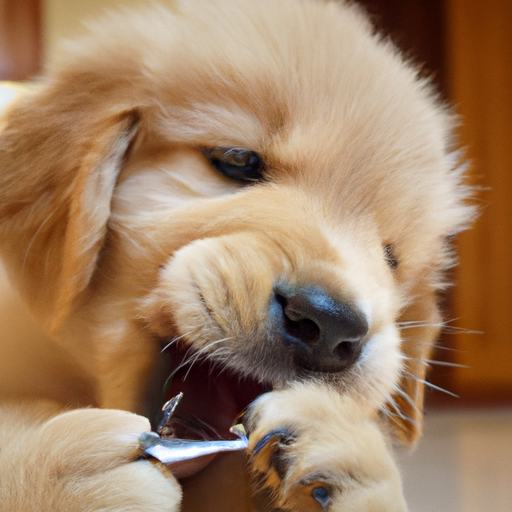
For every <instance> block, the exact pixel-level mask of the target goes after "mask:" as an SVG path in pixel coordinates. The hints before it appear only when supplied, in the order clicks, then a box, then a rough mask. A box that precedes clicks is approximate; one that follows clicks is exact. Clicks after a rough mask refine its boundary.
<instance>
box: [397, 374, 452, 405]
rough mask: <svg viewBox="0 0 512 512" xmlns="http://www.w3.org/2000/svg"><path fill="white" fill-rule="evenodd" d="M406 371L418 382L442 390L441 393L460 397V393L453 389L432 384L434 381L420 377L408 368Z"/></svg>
mask: <svg viewBox="0 0 512 512" xmlns="http://www.w3.org/2000/svg"><path fill="white" fill-rule="evenodd" d="M404 373H406V374H407V375H409V376H410V377H411V378H412V379H413V380H415V381H416V382H420V383H421V384H424V385H425V386H428V387H430V388H432V389H435V390H436V391H440V392H441V393H446V394H447V395H450V396H453V397H454V398H459V395H456V394H455V393H452V392H451V391H448V390H447V389H444V388H441V387H439V386H436V385H435V384H432V382H428V381H426V380H424V379H420V378H419V377H417V376H416V375H414V374H413V373H411V372H408V371H407V370H404Z"/></svg>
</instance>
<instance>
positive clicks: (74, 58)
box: [0, 0, 472, 511]
mask: <svg viewBox="0 0 512 512" xmlns="http://www.w3.org/2000/svg"><path fill="white" fill-rule="evenodd" d="M451 129H452V119H451V117H450V116H449V115H448V113H447V112H446V110H445V109H444V108H443V107H442V106H440V105H439V104H438V103H437V101H436V99H435V98H434V97H433V94H432V91H431V90H430V86H429V84H428V83H426V82H424V81H422V80H419V79H418V77H417V73H416V71H415V70H414V69H413V68H411V66H410V65H408V64H406V63H404V61H403V60H402V58H401V57H400V56H399V55H398V53H397V51H396V50H395V49H394V47H393V46H392V45H391V44H389V43H387V42H385V41H382V40H380V39H379V37H377V36H376V35H374V34H373V32H372V28H371V27H370V25H369V23H368V22H367V20H366V18H365V17H364V15H362V14H361V13H360V12H359V10H358V9H357V8H355V7H353V6H347V5H345V4H343V3H338V2H323V1H318V2H315V1H311V0H281V1H274V0H260V1H258V2H253V1H252V0H237V1H235V0H232V1H228V0H194V1H189V2H185V1H177V2H175V3H173V5H172V6H171V7H170V8H165V7H162V6H153V7H152V8H149V9H146V10H144V11H141V12H136V13H129V12H125V13H118V14H115V15H114V14H112V15H111V16H108V17H106V19H105V20H104V21H103V22H100V23H98V24H96V25H94V26H92V27H91V29H90V33H89V35H87V36H85V37H84V38H82V39H80V40H78V41H77V42H75V43H70V44H69V48H68V51H67V53H66V54H65V55H64V56H63V57H62V59H61V61H60V62H59V63H58V64H56V66H55V69H53V70H52V71H51V72H50V73H49V75H48V77H47V78H45V79H44V80H43V81H42V83H41V85H40V86H39V87H38V88H37V89H36V90H35V91H33V92H31V93H30V94H28V95H27V97H25V98H24V99H23V100H21V101H20V102H19V103H18V104H17V105H16V106H15V107H14V108H13V109H12V110H11V111H10V113H9V118H8V125H7V126H6V128H5V129H4V131H3V133H2V134H1V136H0V166H1V168H0V251H1V254H2V258H3V261H4V264H5V267H6V269H7V271H8V274H9V278H10V281H11V282H12V283H13V285H14V287H15V288H16V290H17V293H19V294H20V296H21V298H22V300H23V301H24V303H25V304H27V305H28V307H29V308H30V311H31V312H32V314H33V315H34V316H35V317H36V318H37V319H38V320H39V322H40V323H41V325H43V326H44V331H45V332H46V333H47V335H48V336H50V338H51V339H52V340H54V341H56V342H57V344H56V345H53V344H52V343H49V342H48V341H46V340H45V339H42V341H41V343H39V342H37V343H36V342H35V339H36V338H35V337H34V336H32V335H31V336H29V337H28V338H26V339H28V340H29V341H28V343H25V344H22V343H21V342H20V345H19V347H20V348H19V350H16V348H13V347H12V346H11V347H9V349H6V348H4V349H2V350H5V351H6V353H8V354H9V361H8V362H7V364H8V365H12V364H13V363H12V361H25V360H27V359H30V358H31V357H38V358H40V359H38V361H41V365H33V364H32V363H30V364H28V365H25V366H26V367H27V368H30V372H32V370H33V372H34V373H30V372H29V373H30V375H29V376H28V374H26V375H22V376H20V375H13V376H12V379H9V380H8V381H7V382H6V383H5V385H3V384H2V386H3V388H2V389H3V391H2V393H3V394H4V395H5V396H6V397H19V396H20V395H21V396H25V397H30V398H33V397H49V398H53V399H57V400H59V401H60V402H64V403H70V402H73V403H75V404H82V405H93V406H99V407H101V408H103V409H125V410H129V411H133V412H136V413H139V414H143V415H149V414H150V413H152V408H154V407H155V404H150V403H148V400H147V398H146V397H147V393H148V389H150V387H151V385H153V391H152V394H153V396H156V395H155V392H154V389H157V386H159V385H161V382H160V381H158V379H154V376H155V375H160V374H161V371H160V369H159V365H160V364H161V363H160V362H159V361H160V360H161V356H159V353H160V350H161V348H162V343H163V342H164V341H171V340H173V339H178V338H179V340H178V341H177V344H178V345H179V346H181V347H185V348H186V349H190V350H191V354H196V355H197V358H200V357H201V358H203V359H204V358H205V359H207V360H208V361H214V362H216V364H217V365H220V366H221V367H223V368H227V369H229V371H230V372H235V373H237V374H238V375H241V376H243V377H244V378H250V379H252V380H254V381H257V382H260V383H264V384H265V385H272V386H273V387H274V388H276V387H282V386H286V385H287V384H289V383H290V382H293V381H295V380H297V379H302V378H303V374H301V373H300V372H298V371H297V369H296V368H295V367H294V365H293V364H292V363H291V362H290V358H289V357H288V356H287V353H286V351H285V348H284V346H283V345H281V344H279V343H276V336H275V333H273V332H272V331H271V329H270V324H269V320H268V318H267V316H268V303H269V296H270V295H271V294H272V290H273V286H274V284H275V282H276V280H284V281H286V282H288V283H289V284H290V285H292V286H295V287H308V286H313V287H315V288H319V289H322V290H324V291H325V292H326V293H327V294H328V295H329V296H330V297H333V298H334V299H336V300H340V301H342V300H343V301H346V302H348V303H350V304H355V305H356V306H357V308H358V310H360V311H361V312H362V314H364V316H365V318H366V319H367V321H368V325H369V331H368V334H367V336H366V338H365V346H364V349H363V352H362V354H361V357H359V359H358V361H357V363H356V364H354V365H353V366H351V367H349V368H347V369H346V370H345V371H343V372H340V373H327V374H317V375H311V374H308V378H311V379H313V380H315V381H318V382H323V385H324V386H325V387H326V391H325V392H326V393H328V392H329V391H328V389H327V388H334V389H337V390H338V392H339V393H343V394H344V395H346V396H347V397H348V398H347V400H351V401H353V402H356V403H358V404H362V405H361V406H362V407H363V409H365V410H366V409H367V408H368V409H369V410H377V409H378V410H380V411H381V414H382V415H385V416H386V417H387V418H388V420H389V422H390V424H391V425H392V428H393V432H394V435H396V436H397V437H398V438H399V439H401V440H402V441H403V442H406V443H412V442H413V441H414V440H415V439H416V438H417V437H418V435H419V434H420V431H421V407H422V401H423V381H424V378H425V372H426V367H427V361H428V358H429V356H430V353H431V350H432V346H433V343H434V341H435V339H436V337H437V335H438V332H439V328H440V314H439V311H438V305H437V292H438V290H439V289H441V288H442V287H443V286H444V281H443V277H442V273H443V270H444V269H445V268H446V267H447V266H448V265H450V264H451V257H450V249H449V238H450V237H452V236H453V235H454V234H456V233H457V232H458V231H459V230H460V229H462V228H463V227H464V226H465V224H466V223H467V222H468V219H469V218H470V216H471V212H472V210H471V208H470V207H468V206H467V205H465V199H466V197H467V195H468V190H467V189H466V188H465V187H464V186H463V185H462V184H461V176H460V172H458V171H457V170H456V166H457V155H456V154H453V153H451V150H452V148H451V144H452V142H451ZM213 146H222V147H242V148H247V149H250V150H253V151H256V152H258V153H259V154H260V155H261V157H262V158H263V160H264V162H265V166H266V167H265V169H266V170H265V181H263V182H261V183H256V184H254V185H252V186H243V185H242V184H240V183H238V182H236V181H232V180H229V179H227V178H225V177H223V176H222V175H221V174H219V172H217V171H216V170H215V169H214V168H213V167H212V166H211V165H210V164H209V162H208V160H207V159H206V158H205V156H204V154H203V153H202V151H201V149H202V148H208V147H213ZM386 246H390V247H391V246H392V248H393V252H394V255H395V256H396V258H397V261H398V266H397V268H396V269H394V270H393V269H392V268H391V267H390V265H389V264H388V263H389V262H387V261H386V256H385V252H384V247H386ZM9 293H10V292H9ZM23 322H24V321H22V323H23ZM12 329H13V331H14V330H16V329H17V327H16V326H13V327H12ZM22 338H23V336H21V335H20V339H22ZM6 339H7V338H6ZM9 339H12V340H16V339H17V338H16V335H14V336H11V338H9ZM24 339H25V338H24ZM32 341H33V342H34V343H33V346H31V343H32ZM2 343H4V342H3V341H2ZM8 343H10V342H9V341H6V342H5V344H6V346H7V344H8ZM15 343H18V342H17V341H15ZM21 347H25V348H23V349H22V348H21ZM34 347H37V349H36V350H34ZM41 347H44V349H43V348H41ZM14 352H16V354H14ZM39 352H41V354H42V352H45V354H44V355H43V354H42V355H40V356H36V355H35V354H38V353H39ZM66 358H68V359H69V361H73V363H71V362H70V363H69V364H68V363H67V362H66ZM4 361H5V358H4ZM55 368H64V369H66V368H67V370H66V371H67V376H65V378H64V377H62V375H60V374H59V372H57V371H56V370H55ZM11 373H15V372H11ZM27 379H30V381H29V380H27ZM153 380H155V383H153V384H152V381H153ZM306 380H307V379H306ZM27 382H31V383H33V385H30V386H28V385H27ZM63 382H66V383H67V384H66V386H64V387H63V386H62V383H63ZM64 388H65V389H64ZM63 389H64V391H63ZM159 399H162V397H159ZM157 401H158V400H157ZM160 403H161V402H160ZM34 407H36V406H34ZM48 407H50V409H51V411H53V406H48ZM302 407H304V406H302ZM36 410H39V409H37V408H36ZM301 410H302V409H301ZM8 411H10V407H7V408H5V412H4V413H2V415H3V416H2V418H3V419H2V427H0V428H4V425H5V429H6V432H11V433H12V431H13V430H17V429H18V427H17V425H19V424H21V423H23V422H24V421H25V422H26V423H28V424H29V425H30V424H31V423H32V422H33V421H34V417H35V416H37V414H39V413H35V412H32V410H31V407H30V406H29V405H26V406H23V407H22V408H21V409H18V408H15V409H14V411H13V412H8ZM297 413H299V412H297ZM11 414H12V415H13V416H11ZM120 414H121V413H119V412H116V411H111V410H96V411H93V410H77V411H75V412H73V413H65V414H64V415H62V416H56V417H55V418H54V420H50V423H49V424H50V425H53V426H55V428H57V427H56V426H59V429H60V430H59V431H60V432H61V434H60V435H61V436H65V435H67V434H66V432H69V433H70V436H71V434H72V435H73V436H74V435H79V436H80V438H81V440H82V441H87V442H89V441H90V443H91V444H90V446H96V445H95V444H94V443H95V442H96V441H97V442H98V444H97V446H98V450H103V449H102V446H103V445H102V442H103V441H104V439H105V433H107V434H108V432H119V433H122V432H126V430H125V429H128V430H130V429H129V428H128V427H127V426H126V425H125V420H124V418H125V416H122V417H121V416H119V415H120ZM81 415H83V419H82V418H81ZM93 417H94V421H96V420H97V421H98V422H99V423H98V424H96V427H97V428H96V427H94V428H90V429H89V428H88V427H86V426H85V425H87V423H88V422H89V418H93ZM101 418H104V420H102V419H101ZM131 418H132V419H133V421H134V425H133V427H132V430H131V433H132V434H133V435H132V436H131V437H130V436H129V439H128V438H127V437H122V436H121V437H122V440H121V441H120V444H119V445H116V444H115V443H114V445H113V448H112V451H105V452H102V453H98V454H96V453H95V452H94V449H93V452H92V453H89V454H88V455H87V456H91V457H92V458H93V459H94V461H97V464H98V467H97V468H96V469H97V474H98V475H100V480H102V482H103V484H104V487H103V489H105V493H107V494H109V493H110V491H108V488H109V484H108V480H107V479H105V480H104V481H103V478H102V477H101V475H102V474H103V473H104V472H105V471H106V472H107V473H108V471H110V469H109V468H113V467H117V466H116V465H117V464H118V462H119V461H120V458H119V457H121V458H122V456H123V455H126V454H127V446H128V447H130V449H133V447H134V436H135V437H136V434H137V433H140V432H141V430H144V428H147V425H146V424H144V425H143V424H142V422H143V420H141V419H140V418H137V419H135V418H136V417H134V416H132V417H131ZM24 419H25V420H24ZM68 420H69V422H70V425H71V426H70V427H67V426H65V425H66V424H67V422H68ZM91 421H93V419H91ZM103 421H104V426H105V428H104V430H102V428H101V425H100V424H101V423H102V422H103ZM13 422H14V424H15V425H16V427H15V428H14V429H13V427H12V424H13ZM60 422H62V428H61V426H60ZM84 424H85V425H84ZM135 424H136V425H135ZM44 425H46V423H44ZM20 428H21V427H20ZM27 428H29V427H27ZM41 428H43V429H44V428H46V427H41ZM52 428H53V427H52ZM68 428H69V430H66V429H68ZM262 428H263V429H265V426H262ZM75 429H77V430H75ZM109 429H110V430H109ZM77 432H78V434H76V433H77ZM2 438H3V439H9V435H7V434H5V435H4V434H2ZM37 438H38V439H40V440H41V441H40V443H38V446H39V447H40V448H41V452H39V454H40V455H41V456H42V457H43V458H45V460H46V461H47V463H48V464H50V463H51V460H50V459H51V457H58V458H59V460H64V462H65V464H64V469H63V470H60V469H59V475H61V474H63V473H62V471H64V473H65V478H64V480H65V481H66V482H69V484H70V485H75V487H74V492H76V497H77V498H76V501H77V503H76V504H75V503H73V504H71V502H68V501H65V500H66V499H67V498H62V499H63V500H64V501H62V502H59V503H58V505H57V504H56V503H57V502H55V503H53V502H52V507H53V508H52V510H67V511H75V510H77V511H78V510H82V509H83V510H91V508H90V507H89V508H87V507H85V505H84V503H83V502H80V503H78V502H79V501H80V500H79V497H80V496H82V494H81V493H82V492H83V493H86V494H87V493H88V492H91V491H90V489H91V488H90V487H87V486H85V487H84V488H83V489H80V488H78V487H76V486H77V485H78V483H77V481H78V480H77V479H74V477H73V475H74V474H75V472H77V471H78V473H79V474H81V473H80V471H81V469H79V468H77V465H76V463H73V464H72V463H71V462H72V461H68V460H66V459H62V457H63V455H62V453H58V451H57V449H56V448H55V450H54V449H53V448H52V440H51V439H52V437H51V436H47V435H46V434H45V435H44V436H43V437H37ZM95 440H96V441H95ZM70 441H71V439H70ZM15 442H16V441H15V440H13V443H15ZM86 444H87V443H86ZM128 451H129V450H128ZM0 453H1V454H2V455H1V456H2V459H1V460H2V461H4V462H5V459H6V455H5V454H4V452H0ZM19 453H20V454H21V453H22V452H19ZM66 453H68V455H69V452H66ZM96 455H97V457H96ZM84 456H85V451H84ZM7 458H8V459H9V460H8V461H7V463H8V464H9V466H8V467H11V466H12V465H14V466H17V467H20V471H23V464H24V462H23V461H24V460H25V457H23V456H22V455H20V456H19V460H15V457H14V458H13V459H12V460H11V459H10V458H9V457H7ZM116 461H117V462H116ZM4 462H3V463H4ZM95 463H96V462H95ZM148 464H149V463H142V464H138V465H137V464H136V463H134V464H132V465H121V466H120V467H123V468H125V469H123V471H127V472H130V471H133V472H134V473H135V474H136V473H137V472H138V471H139V468H146V469H143V470H141V471H143V472H146V473H144V475H143V476H141V481H145V479H146V478H148V479H149V480H151V479H152V478H153V477H154V475H155V471H154V468H153V469H151V467H149V466H148ZM78 465H80V463H78ZM127 468H132V469H127ZM0 471H1V472H2V482H3V481H4V479H3V475H4V472H5V470H4V466H2V467H0ZM27 471H28V470H27ZM94 471H95V470H94ZM94 471H93V473H94ZM109 474H113V473H109ZM38 477H39V478H40V479H41V480H40V482H39V483H38V484H37V485H38V487H39V488H41V489H42V488H43V487H44V486H45V485H46V486H48V485H50V487H49V488H53V487H51V485H52V483H51V482H52V480H51V479H49V480H47V479H46V477H45V474H43V473H41V474H40V475H38ZM12 478H15V477H14V476H13V477H12ZM20 478H21V477H20ZM48 478H49V477H48ZM115 478H117V476H116V477H115ZM155 479H156V480H155V483H154V484H150V483H148V487H147V489H148V491H147V492H146V494H149V493H150V492H149V490H151V492H152V493H153V491H154V490H155V488H157V487H158V488H159V489H160V490H159V491H158V492H156V491H155V493H154V494H155V500H157V501H158V499H159V498H157V497H156V496H157V495H159V494H158V493H161V496H163V498H162V499H164V500H165V499H168V496H169V495H173V496H175V499H176V500H178V501H179V491H178V490H177V487H176V486H175V484H174V482H173V481H172V480H170V479H165V478H164V480H165V482H167V486H166V485H164V484H162V486H161V487H159V484H158V485H157V483H156V482H157V481H158V482H160V481H159V480H158V477H155ZM92 481H93V480H90V482H92ZM45 482H46V484H45ZM0 485H1V484H0ZM34 485H35V483H34ZM116 485H119V480H116ZM122 486H123V487H126V488H128V487H129V490H130V493H131V494H128V496H132V495H136V494H137V492H138V491H137V490H136V488H135V487H134V486H132V485H131V484H130V483H129V482H128V483H127V484H126V485H123V484H122ZM5 488H6V487H5V486H4V489H5ZM9 489H11V490H16V480H12V483H11V484H10V486H9ZM2 492H3V493H5V492H6V491H5V490H2ZM101 492H102V491H101V490H99V491H98V493H100V494H101ZM173 493H174V494H173ZM143 494H144V493H142V494H141V496H142V495H143ZM146 494H144V496H146ZM109 495H110V494H109ZM13 496H14V497H13ZM13 496H9V498H8V499H10V500H11V502H12V503H15V504H16V506H17V508H18V509H19V510H32V508H33V507H34V506H35V505H32V504H31V503H33V502H32V501H26V502H25V501H23V500H25V499H27V500H31V499H32V497H31V498H28V497H27V498H24V497H22V496H21V495H20V494H19V493H16V492H15V493H14V495H13ZM112 496H113V495H112ZM5 499H7V498H5ZM48 499H54V500H58V499H60V498H56V497H55V496H54V495H52V494H51V493H50V496H49V498H48ZM98 499H99V500H100V501H101V499H102V498H101V496H100V497H99V498H98ZM109 499H110V498H109ZM112 499H113V500H114V501H115V498H112ZM134 499H135V498H134ZM12 500H14V501H12ZM16 500H21V501H16ZM157 501H156V502H155V503H156V504H155V505H154V507H155V508H154V509H155V510H157V508H158V506H159V505H158V503H157ZM6 502H7V501H3V502H2V503H6ZM20 503H21V504H22V505H20ZM34 503H35V502H34ZM38 503H39V502H38ZM109 506H110V507H111V508H108V507H109ZM116 506H117V508H116ZM123 506H124V505H123V504H121V505H117V504H115V503H114V504H111V505H105V507H107V508H106V510H118V509H119V510H121V509H123V508H122V507H123ZM169 506H171V505H169ZM31 507H32V508H31ZM59 507H60V508H59ZM80 507H85V508H80ZM14 508H16V507H15V506H14V505H12V506H11V508H10V510H11V509H14ZM135 508H136V507H135ZM123 510H124V509H123ZM137 510H138V509H137ZM141 510H142V508H141ZM144 510H153V509H152V508H151V505H150V504H149V502H148V504H147V505H145V508H144ZM160 510H164V509H161V508H160ZM169 510H171V509H170V508H169Z"/></svg>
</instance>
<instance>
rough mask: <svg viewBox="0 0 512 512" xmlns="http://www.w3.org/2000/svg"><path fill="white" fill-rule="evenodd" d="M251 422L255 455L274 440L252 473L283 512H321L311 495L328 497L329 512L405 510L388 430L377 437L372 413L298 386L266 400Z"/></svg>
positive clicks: (337, 396) (324, 392) (335, 395)
mask: <svg viewBox="0 0 512 512" xmlns="http://www.w3.org/2000/svg"><path fill="white" fill-rule="evenodd" d="M250 415H251V422H252V423H254V425H255V428H254V430H253V435H252V438H251V445H250V448H251V450H252V451H254V448H255V446H256V445H257V442H258V441H259V440H261V439H262V438H264V437H265V436H268V432H269V431H270V432H272V430H273V429H275V431H277V433H278V434H277V435H275V436H274V437H272V438H271V439H270V441H269V442H268V443H267V444H266V446H265V447H264V448H263V449H262V450H261V452H259V453H258V455H257V456H255V457H254V461H253V468H254V470H255V471H256V472H257V473H259V474H261V475H263V478H264V483H263V486H264V487H269V488H270V492H271V493H272V494H273V495H274V498H275V499H276V501H277V505H278V507H279V509H280V510H281V509H283V510H290V511H291V512H306V511H310V510H311V511H313V510H321V507H320V506H319V503H316V502H315V499H314V498H313V497H312V495H311V491H312V489H314V488H315V487H322V488H324V489H326V490H327V492H328V494H329V497H328V499H327V500H328V503H327V505H326V506H328V507H329V510H331V511H332V512H345V511H354V512H356V511H362V510H369V511H375V512H377V511H379V512H405V511H406V510H407V507H406V505H405V502H404V498H403V495H402V483H401V479H400V474H399V472H398V470H397V467H396V465H395V462H394V460H393V457H392V455H391V449H390V446H389V440H388V439H386V427H385V426H384V425H382V427H383V430H380V429H379V420H378V418H376V417H375V411H372V410H371V409H370V410H365V408H364V407H361V404H359V403H356V402H354V401H353V400H352V399H351V398H349V397H348V396H343V395H340V394H339V393H337V392H336V391H334V390H332V389H326V388H325V387H321V388H317V387H316V386H314V385H311V384H307V385H304V384H300V385H294V386H292V387H291V388H288V389H286V390H280V391H273V392H272V393H267V394H265V395H263V396H262V397H261V398H259V399H258V400H257V401H256V402H255V403H254V404H253V406H252V407H251V412H250ZM262 426H264V429H262ZM265 452H266V453H265ZM280 472H281V473H282V474H279V473H280Z"/></svg>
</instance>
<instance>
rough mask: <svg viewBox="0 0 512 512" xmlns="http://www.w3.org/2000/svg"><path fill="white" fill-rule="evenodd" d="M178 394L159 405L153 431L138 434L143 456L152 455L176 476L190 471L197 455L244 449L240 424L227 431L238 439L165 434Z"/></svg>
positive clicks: (244, 438) (243, 430)
mask: <svg viewBox="0 0 512 512" xmlns="http://www.w3.org/2000/svg"><path fill="white" fill-rule="evenodd" d="M182 397H183V393H180V394H179V395H177V396H175V397H174V398H172V399H171V400H169V401H168V402H167V403H166V404H165V405H164V406H163V408H162V410H163V411H164V416H163V419H162V422H161V423H160V425H159V426H158V428H157V431H156V432H144V433H143V434H141V436H140V437H139V446H140V448H141V450H142V453H143V456H145V457H153V458H155V459H157V460H159V461H160V462H162V463H163V464H165V465H167V466H168V467H169V469H170V470H171V471H174V470H176V472H177V473H178V474H179V475H180V476H187V474H189V473H192V472H193V470H191V469H190V468H193V467H194V461H196V460H197V459H200V458H201V457H207V456H209V455H215V454H217V453H221V452H233V451H239V450H246V449H247V447H248V445H249V441H248V439H247V436H246V433H245V429H244V427H243V425H235V426H233V427H231V429H230V432H231V433H233V434H235V435H236V436H238V439H234V440H190V439H177V438H173V437H166V436H169V435H172V433H173V430H172V427H171V426H170V419H171V417H172V415H173V413H174V410H175V409H176V407H177V406H178V403H179V402H180V400H181V398H182ZM189 461H190V462H189ZM196 465H197V464H196Z"/></svg>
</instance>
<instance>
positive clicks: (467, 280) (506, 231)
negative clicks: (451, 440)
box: [445, 0, 512, 400]
mask: <svg viewBox="0 0 512 512" xmlns="http://www.w3.org/2000/svg"><path fill="white" fill-rule="evenodd" d="M445 15H446V27H447V32H446V34H447V39H446V50H447V51H446V71H447V84H448V92H449V96H450V98H451V100H452V101H453V102H454V103H455V105H456V106H457V110H458V112H459V113H460V114H461V115H462V118H463V124H462V125H461V128H460V138H461V143H462V144H463V145H464V146H467V148H468V149H467V156H468V158H469V159H470V160H471V161H472V166H471V178H472V183H473V184H475V185H476V186H479V187H482V189H481V190H480V192H479V194H478V204H479V205H480V212H481V216H480V218H479V219H478V221H477V222H476V223H475V226H474V228H473V229H472V230H471V231H469V232H467V233H465V234H463V235H462V236H461V237H460V239H459V244H458V245H459V253H460V261H461V262H460V266H459V267H458V270H457V286H456V288H455V289H454V291H453V301H452V302H453V306H452V312H451V315H452V316H453V317H455V318H457V319H458V320H457V325H458V326H460V327H464V328H468V329H472V330H477V331H482V334H464V333H463V332H460V333H459V334H457V335H456V336H455V339H454V348H456V349H457V350H458V351H459V352H457V353H456V361H457V362H460V363H462V364H465V365H468V366H469V367H470V368H469V369H462V368H454V370H453V387H454V390H455V391H456V392H457V393H458V394H460V395H461V396H462V397H463V398H466V399H477V400H482V399H486V400H495V399H507V398H508V399H511V400H512V31H511V27H512V2H510V1H509V0H493V1H492V2H479V1H477V0H474V1H472V0H447V3H446V10H445Z"/></svg>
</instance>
